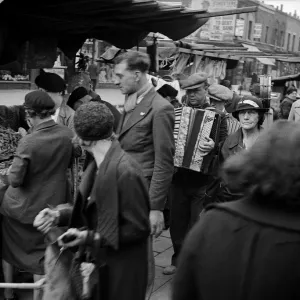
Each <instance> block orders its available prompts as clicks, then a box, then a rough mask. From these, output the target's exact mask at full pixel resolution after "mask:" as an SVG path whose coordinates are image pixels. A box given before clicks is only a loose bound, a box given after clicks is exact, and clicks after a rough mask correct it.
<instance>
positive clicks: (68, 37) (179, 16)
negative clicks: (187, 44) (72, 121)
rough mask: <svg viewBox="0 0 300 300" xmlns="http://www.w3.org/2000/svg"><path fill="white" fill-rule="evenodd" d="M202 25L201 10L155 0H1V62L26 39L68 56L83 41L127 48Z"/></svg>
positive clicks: (173, 36)
mask: <svg viewBox="0 0 300 300" xmlns="http://www.w3.org/2000/svg"><path fill="white" fill-rule="evenodd" d="M206 21H207V19H203V18H201V12H199V11H198V12H196V11H192V10H188V9H185V8H183V7H181V6H168V5H166V4H159V3H158V2H156V1H153V0H148V1H147V0H145V1H144V0H143V1H141V0H139V1H132V0H63V1H62V0H59V1H58V0H42V1H35V0H26V1H24V0H4V1H3V2H1V3H0V64H5V63H9V62H11V61H13V60H15V59H17V58H18V56H19V55H20V53H21V49H22V47H24V44H25V42H26V41H31V40H35V41H36V40H37V39H40V40H43V41H46V40H51V43H52V46H51V47H52V48H53V47H54V48H55V47H58V48H60V49H61V50H62V51H63V52H64V53H65V54H66V55H67V56H68V57H69V58H72V57H74V56H75V55H76V52H77V51H78V50H79V49H80V47H81V46H82V44H83V43H84V41H85V40H86V39H87V38H96V39H99V40H105V41H107V42H109V43H111V44H113V45H115V46H116V47H119V48H131V47H133V46H135V45H137V43H138V42H139V41H140V40H141V39H143V38H144V37H145V36H146V35H147V34H148V33H149V32H160V33H162V34H164V35H166V36H168V37H169V38H171V39H173V40H178V39H181V38H183V37H186V36H188V35H189V34H191V33H192V32H194V31H195V30H197V29H198V28H199V27H201V26H202V25H203V24H204V23H205V22H206ZM43 55H44V54H43V52H41V54H40V57H42V56H43Z"/></svg>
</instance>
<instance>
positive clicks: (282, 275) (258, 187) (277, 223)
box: [172, 121, 300, 300]
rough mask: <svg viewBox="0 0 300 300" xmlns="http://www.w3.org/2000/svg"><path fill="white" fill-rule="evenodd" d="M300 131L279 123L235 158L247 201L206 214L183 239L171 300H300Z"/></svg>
mask: <svg viewBox="0 0 300 300" xmlns="http://www.w3.org/2000/svg"><path fill="white" fill-rule="evenodd" d="M299 147H300V127H299V125H298V124H295V123H292V122H287V121H278V122H276V123H274V125H273V127H272V128H271V130H269V131H266V132H264V133H263V134H262V136H261V139H259V140H258V141H257V143H255V144H254V145H253V147H252V149H251V151H243V152H241V153H240V154H238V155H236V156H232V157H231V158H230V159H229V160H228V161H227V162H226V163H225V166H224V176H225V179H226V181H228V182H230V183H231V184H232V186H233V187H238V189H240V190H242V191H243V194H244V195H245V198H244V199H242V200H239V201H233V202H229V203H224V204H214V205H212V206H210V207H209V208H207V210H206V211H205V212H204V214H203V215H202V216H201V219H200V221H199V222H198V223H197V225H196V226H195V227H194V228H193V229H192V231H191V232H190V234H189V236H188V238H187V239H186V241H185V244H184V247H183V249H182V252H181V256H180V259H179V266H178V272H177V273H176V276H175V278H174V282H173V291H172V300H186V299H195V300H202V299H205V300H215V299H231V300H240V299H255V300H265V299H299V298H300V290H299V280H300V257H299V251H300V222H299V219H300V201H299V199H300V155H299V151H298V149H299Z"/></svg>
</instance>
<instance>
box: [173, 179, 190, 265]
mask: <svg viewBox="0 0 300 300" xmlns="http://www.w3.org/2000/svg"><path fill="white" fill-rule="evenodd" d="M171 195H172V202H171V221H170V235H171V240H172V244H173V249H174V255H173V257H172V265H174V266H176V263H177V262H176V260H177V258H178V255H179V253H180V250H181V247H182V244H183V241H184V238H185V236H186V234H187V232H188V229H189V222H190V204H189V199H188V197H187V194H186V187H184V186H180V185H178V184H176V185H175V184H174V185H172V187H171Z"/></svg>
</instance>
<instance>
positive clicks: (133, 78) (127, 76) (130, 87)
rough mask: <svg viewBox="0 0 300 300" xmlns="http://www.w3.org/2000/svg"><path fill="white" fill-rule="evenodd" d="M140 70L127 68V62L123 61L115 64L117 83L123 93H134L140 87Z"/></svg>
mask: <svg viewBox="0 0 300 300" xmlns="http://www.w3.org/2000/svg"><path fill="white" fill-rule="evenodd" d="M139 75H140V72H139V71H130V70H128V69H127V62H125V61H124V62H121V63H120V64H117V65H116V66H115V84H116V85H117V86H118V87H119V88H120V90H121V93H122V94H125V95H126V94H133V93H135V92H136V91H137V89H138V81H139Z"/></svg>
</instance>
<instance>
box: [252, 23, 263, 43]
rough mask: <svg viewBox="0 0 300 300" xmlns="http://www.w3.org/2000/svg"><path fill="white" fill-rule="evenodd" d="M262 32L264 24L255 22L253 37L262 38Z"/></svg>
mask: <svg viewBox="0 0 300 300" xmlns="http://www.w3.org/2000/svg"><path fill="white" fill-rule="evenodd" d="M261 33H262V24H260V23H255V24H254V31H253V38H254V39H260V38H261Z"/></svg>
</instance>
